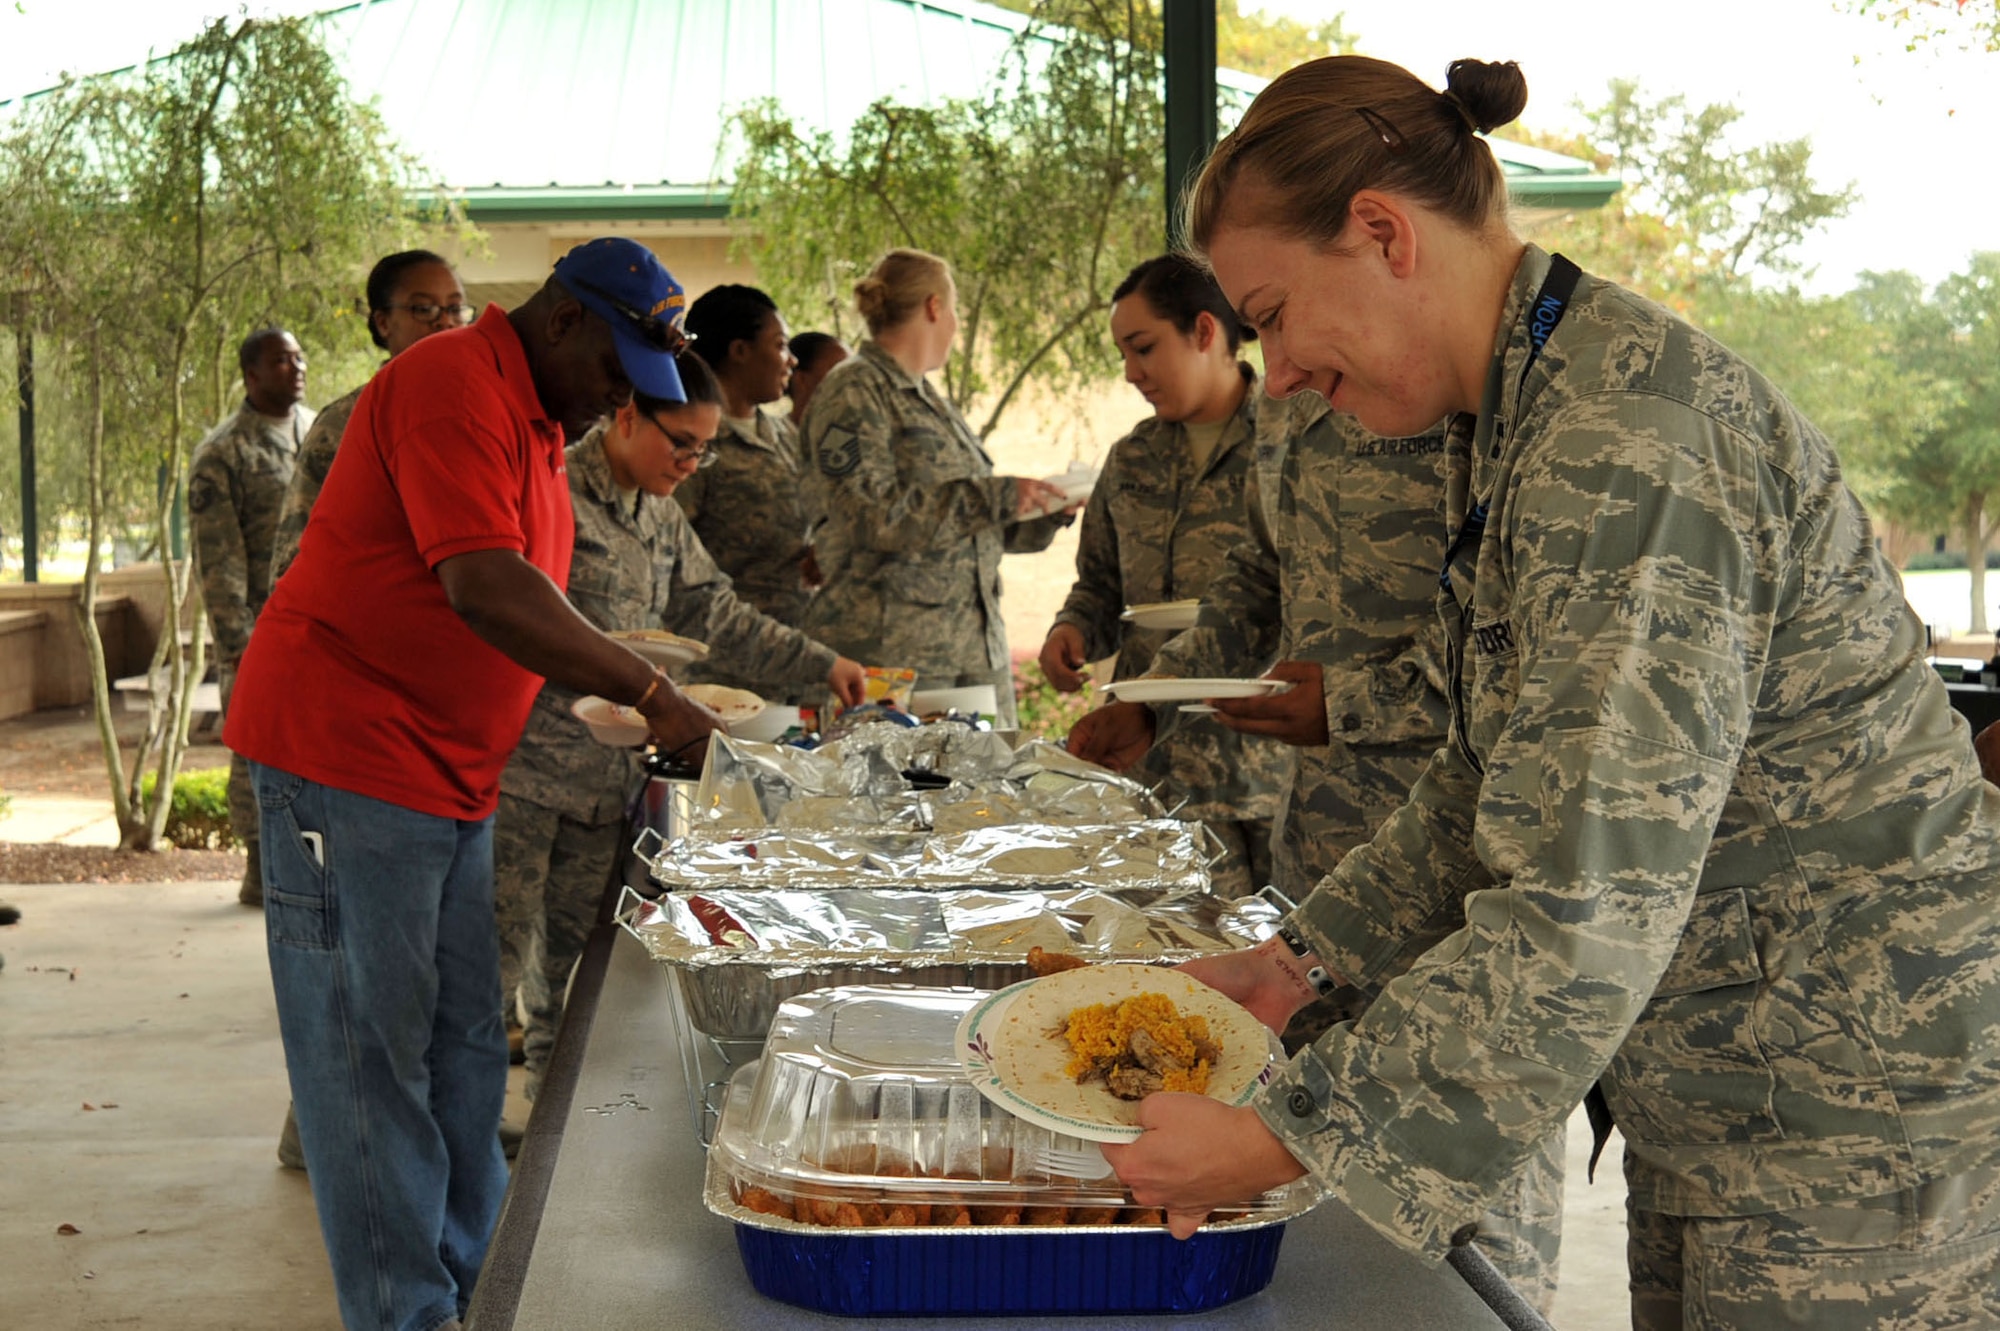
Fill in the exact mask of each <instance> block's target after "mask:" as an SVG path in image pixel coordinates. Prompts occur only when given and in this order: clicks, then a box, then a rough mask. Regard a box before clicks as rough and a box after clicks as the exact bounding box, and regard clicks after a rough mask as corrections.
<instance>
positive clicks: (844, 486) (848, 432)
mask: <svg viewBox="0 0 2000 1331" xmlns="http://www.w3.org/2000/svg"><path fill="white" fill-rule="evenodd" d="M843 387H844V389H845V392H844V394H843V396H842V397H841V398H840V399H839V400H838V401H837V402H830V403H827V404H826V406H827V410H826V411H824V412H822V411H821V410H820V405H821V403H820V400H819V399H818V398H814V400H813V405H812V410H811V411H809V412H808V413H807V415H806V427H807V429H808V430H809V431H810V434H811V439H810V443H809V447H808V455H809V456H810V457H812V458H813V459H814V460H815V461H816V463H817V470H818V473H819V474H818V476H817V477H816V481H815V485H814V487H813V488H814V490H815V491H816V492H817V493H816V495H815V499H816V502H817V505H818V507H819V508H820V509H821V510H822V511H827V512H838V511H844V512H848V513H863V514H867V515H868V520H867V521H864V522H855V523H851V524H849V525H850V526H851V527H852V529H853V530H852V535H853V536H854V538H855V539H856V540H857V541H859V542H861V543H863V544H865V546H866V548H867V549H870V550H873V551H876V552H877V553H880V554H901V553H906V552H910V551H918V550H946V551H954V550H958V549H961V548H962V547H963V546H964V545H965V543H966V542H967V541H968V540H970V539H971V538H972V537H974V536H976V535H977V534H979V533H980V532H983V531H990V530H992V529H993V528H995V527H1000V526H1004V525H1006V524H1007V522H1008V521H1009V519H1011V518H1012V517H1013V514H1014V482H1013V480H1012V479H1011V478H1008V477H1004V476H960V477H956V478H953V479H950V480H940V481H936V482H933V483H928V484H926V483H922V478H920V477H912V476H904V475H901V474H899V472H898V470H897V466H896V440H895V434H894V431H893V429H892V428H891V426H890V424H889V416H888V413H887V412H886V411H885V410H883V408H882V407H881V405H880V404H879V403H877V402H875V401H874V400H873V397H872V395H870V394H866V393H863V392H860V391H858V390H859V388H860V385H856V384H852V383H849V384H847V385H844V386H843Z"/></svg>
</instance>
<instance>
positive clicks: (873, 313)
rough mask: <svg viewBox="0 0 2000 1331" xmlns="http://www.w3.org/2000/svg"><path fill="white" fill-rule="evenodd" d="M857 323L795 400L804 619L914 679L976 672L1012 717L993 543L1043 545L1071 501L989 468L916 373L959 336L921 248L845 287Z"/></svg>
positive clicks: (956, 681)
mask: <svg viewBox="0 0 2000 1331" xmlns="http://www.w3.org/2000/svg"><path fill="white" fill-rule="evenodd" d="M854 299H855V304H856V306H857V307H858V308H859V310H860V312H861V317H862V319H863V320H864V321H865V322H866V323H867V325H868V337H867V338H866V339H865V340H864V341H863V342H862V343H861V345H860V347H858V348H857V349H856V350H855V353H854V355H853V356H852V357H850V358H849V359H847V360H845V361H842V362H841V363H840V364H838V365H836V366H834V367H833V369H832V370H831V371H829V372H828V373H827V376H826V378H825V380H824V381H822V382H821V384H820V386H819V389H818V391H817V392H816V393H814V394H813V400H812V406H811V407H810V408H808V409H807V411H806V421H805V454H806V469H807V471H808V473H809V474H810V475H811V477H812V480H813V483H814V485H815V486H816V488H817V498H818V509H819V511H820V512H823V513H824V514H825V515H826V516H825V521H824V522H823V523H822V525H821V526H820V529H819V533H818V535H817V537H816V539H815V542H814V549H815V551H816V553H817V557H818V560H819V566H820V568H821V569H822V570H823V571H824V573H825V575H826V586H825V587H824V588H822V589H821V591H820V593H819V595H818V596H817V597H815V598H814V599H813V603H812V608H811V609H810V610H809V611H808V612H807V614H806V627H807V628H808V629H809V630H810V631H811V632H813V633H814V634H815V635H816V636H818V637H819V638H821V640H822V641H825V642H828V643H831V644H833V645H835V646H837V647H839V648H840V649H841V650H842V651H844V652H846V653H848V654H849V655H852V656H855V657H859V658H861V659H863V660H866V661H867V662H868V663H869V664H870V665H875V666H884V667H889V668H910V669H914V670H915V671H916V672H917V682H916V688H917V691H919V692H922V691H925V690H930V689H946V688H955V687H962V686H977V685H988V686H991V687H992V689H993V691H994V696H995V699H996V704H997V706H996V711H997V716H996V717H995V721H996V724H998V725H999V726H1000V727H1001V728H1003V729H1011V728H1013V726H1014V724H1015V711H1014V686H1013V669H1012V665H1011V662H1010V661H1009V659H1008V653H1007V625H1006V622H1005V621H1004V620H1002V619H1001V617H1000V556H1001V554H1002V552H1003V551H1004V552H1026V551H1034V550H1044V549H1047V548H1048V545H1049V543H1050V542H1051V541H1053V540H1054V539H1055V534H1056V532H1057V531H1058V530H1059V529H1060V528H1062V527H1064V526H1067V525H1068V524H1069V523H1070V522H1071V521H1072V520H1073V516H1074V512H1075V509H1074V507H1072V506H1069V505H1068V504H1067V501H1066V499H1065V498H1064V495H1063V492H1062V491H1061V490H1060V489H1058V488H1057V487H1056V486H1053V485H1050V484H1048V483H1047V482H1045V481H1039V480H1032V479H1029V478H1027V477H1019V476H995V475H994V474H993V462H992V459H990V458H989V457H987V455H986V450H985V449H984V448H982V447H981V446H980V443H979V437H978V436H977V435H975V434H974V433H973V432H972V427H971V426H969V425H967V424H966V423H965V418H964V417H963V416H961V415H959V413H958V408H956V407H954V406H953V405H952V404H951V402H950V401H949V400H948V399H947V398H946V397H945V396H944V394H943V393H940V392H939V391H938V390H937V388H936V386H935V385H933V384H932V383H931V381H930V378H929V376H930V374H931V372H932V371H934V370H938V369H941V368H943V366H944V363H945V361H946V360H948V359H949V358H950V356H951V347H952V343H953V342H954V341H955V340H956V339H957V337H958V289H957V286H956V285H955V284H954V283H953V281H952V276H951V268H950V266H949V265H948V264H946V263H945V261H944V260H943V259H940V258H938V257H937V256H936V255H935V254H926V253H924V252H923V251H921V250H891V251H890V252H889V253H888V254H886V255H884V256H883V257H882V258H881V259H880V260H879V261H878V262H877V263H876V264H875V267H874V268H873V269H872V270H871V271H870V272H869V274H868V276H866V277H864V278H862V279H861V281H860V282H858V283H856V284H855V287H854Z"/></svg>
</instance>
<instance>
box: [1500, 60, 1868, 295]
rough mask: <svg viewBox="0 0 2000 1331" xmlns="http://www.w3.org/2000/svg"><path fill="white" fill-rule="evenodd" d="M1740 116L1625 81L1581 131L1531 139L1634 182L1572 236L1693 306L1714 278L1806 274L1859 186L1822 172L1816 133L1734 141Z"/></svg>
mask: <svg viewBox="0 0 2000 1331" xmlns="http://www.w3.org/2000/svg"><path fill="white" fill-rule="evenodd" d="M1741 118H1742V112H1740V111H1738V110H1737V109H1736V108H1735V107H1733V106H1729V105H1726V104H1721V103H1712V104H1710V105H1707V106H1702V107H1692V106H1690V105H1689V104H1688V102H1687V99H1686V98H1684V97H1680V96H1670V97H1664V98H1661V99H1659V100H1657V101H1654V100H1648V99H1647V98H1646V97H1645V96H1644V95H1643V94H1642V92H1641V90H1640V88H1639V85H1638V84H1637V83H1636V82H1634V81H1632V80H1627V79H1615V80H1613V81H1612V83H1611V85H1610V97H1609V98H1608V100H1606V101H1605V102H1604V103H1603V104H1602V105H1600V106H1597V107H1595V108H1589V109H1586V110H1585V111H1584V121H1585V129H1584V132H1583V133H1582V134H1581V135H1580V136H1577V137H1575V138H1571V139H1566V140H1565V139H1553V140H1551V139H1547V138H1543V139H1539V140H1534V139H1531V140H1530V141H1534V142H1539V143H1540V144H1541V146H1545V147H1551V148H1554V149H1555V150H1556V151H1558V152H1568V153H1571V154H1572V155H1575V156H1581V157H1585V158H1587V159H1590V160H1592V161H1594V162H1596V163H1597V165H1598V167H1599V169H1600V170H1606V171H1611V172H1614V173H1616V174H1617V175H1618V176H1619V178H1620V179H1622V180H1623V181H1624V182H1625V188H1624V189H1623V190H1621V191H1620V192H1619V194H1618V197H1617V198H1616V199H1614V200H1613V201H1612V202H1611V204H1610V205H1609V206H1607V207H1605V208H1603V209H1600V210H1597V211H1595V212H1592V213H1584V214H1578V215H1576V216H1574V217H1573V218H1572V219H1570V220H1569V222H1568V224H1567V225H1566V226H1565V228H1564V235H1563V241H1564V243H1565V245H1566V246H1569V247H1571V250H1572V252H1573V253H1575V254H1576V255H1577V256H1578V260H1579V262H1584V261H1585V260H1586V259H1587V260H1588V261H1589V262H1590V263H1591V264H1595V265H1596V271H1599V272H1603V273H1605V275H1607V276H1611V277H1615V278H1616V280H1618V281H1620V282H1624V283H1627V284H1628V285H1634V286H1637V287H1639V288H1640V289H1642V290H1645V291H1647V292H1648V294H1650V295H1653V296H1655V297H1656V298H1658V299H1661V300H1663V301H1665V302H1666V303H1668V304H1670V305H1672V306H1673V307H1675V308H1676V309H1678V310H1680V311H1681V312H1683V313H1687V312H1689V311H1690V310H1691V309H1692V307H1693V304H1694V302H1695V300H1696V299H1697V296H1698V294H1699V292H1700V291H1701V289H1702V288H1703V287H1704V286H1709V287H1711V288H1712V287H1717V286H1721V287H1730V286H1734V285H1736V284H1738V283H1740V282H1741V281H1742V280H1743V279H1746V278H1748V277H1750V276H1751V274H1752V273H1757V274H1761V275H1763V276H1765V277H1767V278H1788V277H1792V276H1795V275H1797V274H1798V273H1799V271H1800V268H1801V263H1802V261H1801V260H1800V258H1799V254H1798V251H1799V245H1800V242H1802V241H1803V240H1804V239H1805V238H1806V237H1807V236H1809V235H1811V234H1812V233H1813V232H1814V231H1816V230H1818V229H1819V228H1820V227H1822V226H1824V225H1825V224H1826V223H1828V222H1830V221H1834V220H1836V219H1838V218H1841V217H1844V216H1846V215H1847V212H1848V210H1849V209H1851V208H1852V207H1853V205H1854V202H1855V200H1856V198H1857V197H1858V196H1857V194H1856V192H1855V189H1854V187H1853V186H1852V185H1851V184H1850V185H1847V186H1844V187H1842V188H1840V189H1837V190H1827V189H1824V188H1822V187H1821V186H1820V184H1819V183H1818V182H1817V181H1816V180H1815V179H1814V178H1813V174H1812V143H1811V141H1810V140H1809V139H1792V140H1788V141H1783V142H1774V143H1765V144H1757V145H1754V146H1751V147H1747V148H1738V147H1735V146H1734V145H1733V144H1732V143H1731V131H1732V128H1733V127H1734V126H1735V125H1736V124H1737V122H1738V121H1739V120H1740V119H1741Z"/></svg>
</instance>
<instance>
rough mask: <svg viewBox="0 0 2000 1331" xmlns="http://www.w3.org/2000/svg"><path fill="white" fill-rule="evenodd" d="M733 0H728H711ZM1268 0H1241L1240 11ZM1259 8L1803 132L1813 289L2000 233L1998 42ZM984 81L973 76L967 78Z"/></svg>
mask: <svg viewBox="0 0 2000 1331" xmlns="http://www.w3.org/2000/svg"><path fill="white" fill-rule="evenodd" d="M708 2H709V3H724V2H725V0H708ZM327 7H329V0H254V3H252V4H251V9H252V12H255V13H260V14H261V13H310V12H313V11H315V10H319V9H323V8H327ZM1258 7H1260V6H1259V5H1258V4H1257V2H1256V0H1245V8H1258ZM237 8H238V3H237V0H0V97H6V96H12V95H14V94H16V93H19V92H24V91H31V90H33V89H35V88H39V87H45V86H47V85H48V84H50V83H52V82H53V81H54V80H55V78H56V76H57V75H58V74H59V73H60V72H61V71H63V70H66V69H67V70H73V71H93V70H99V69H105V68H113V67H116V66H118V65H122V64H129V63H131V62H133V61H134V60H136V59H138V58H140V57H141V56H143V55H144V54H145V52H146V50H147V49H148V47H149V46H158V47H160V48H163V49H164V48H170V47H171V46H172V45H174V44H175V43H176V42H177V41H179V40H181V39H183V38H185V37H186V36H188V35H190V34H191V33H193V32H194V31H195V29H196V28H197V27H198V26H199V24H200V23H201V21H202V19H203V17H204V16H207V15H214V14H220V13H233V12H235V11H236V10H237ZM1261 8H1263V9H1264V10H1265V11H1267V12H1271V13H1286V14H1290V15H1293V16H1295V17H1299V18H1305V19H1323V18H1326V17H1329V16H1330V15H1332V14H1334V13H1342V12H1344V13H1345V15H1346V26H1347V29H1348V31H1349V32H1352V33H1354V34H1356V35H1358V36H1359V38H1360V39H1361V50H1362V51H1363V52H1364V53H1365V54H1368V55H1373V56H1379V57H1381V58H1383V59H1387V60H1393V61H1395V62H1397V63H1398V64H1401V65H1404V66H1406V67H1407V68H1409V69H1411V70H1413V71H1414V72H1416V73H1418V74H1419V75H1421V76H1423V77H1424V78H1426V79H1429V80H1431V81H1432V82H1433V83H1434V84H1439V85H1441V84H1442V83H1443V81H1444V71H1445V66H1446V65H1447V64H1449V63H1450V62H1451V61H1452V60H1454V59H1456V58H1459V57H1461V56H1477V57H1479V58H1481V59H1489V60H1504V59H1511V60H1518V61H1520V62H1521V67H1522V69H1523V71H1524V72H1525V73H1526V74H1527V76H1528V87H1529V100H1528V110H1527V114H1526V115H1525V116H1524V118H1523V119H1524V122H1525V123H1526V124H1528V125H1529V126H1531V127H1533V128H1535V129H1542V130H1562V129H1573V128H1576V127H1578V126H1580V124H1581V117H1580V115H1579V114H1578V112H1577V111H1576V109H1575V104H1576V103H1577V102H1578V101H1583V102H1585V103H1587V104H1591V105H1595V104H1597V103H1599V102H1602V101H1603V100H1604V99H1605V95H1606V87H1607V84H1608V83H1609V81H1610V80H1611V79H1613V78H1634V79H1637V80H1638V81H1639V83H1640V85H1641V88H1642V90H1643V91H1644V92H1645V93H1646V94H1648V95H1649V96H1652V97H1662V96H1665V95H1667V94H1669V93H1681V94H1683V95H1685V96H1686V97H1687V98H1688V99H1689V101H1690V102H1692V103H1694V104H1696V105H1701V104H1705V103H1708V102H1728V103H1730V104H1732V105H1734V106H1736V107H1737V108H1739V109H1740V110H1741V111H1742V112H1743V113H1744V115H1743V119H1742V120H1740V121H1739V122H1737V127H1736V128H1737V131H1738V133H1739V136H1740V145H1739V146H1746V147H1747V146H1751V145H1754V144H1757V143H1764V142H1770V141H1774V140H1779V139H1791V138H1797V137H1800V136H1803V135H1810V136H1811V137H1812V140H1813V146H1814V154H1813V156H1814V162H1815V164H1816V167H1817V175H1818V178H1819V179H1820V181H1821V182H1822V183H1823V184H1825V185H1828V186H1836V185H1840V184H1845V183H1847V182H1849V181H1852V182H1854V183H1855V184H1856V185H1857V186H1858V188H1859V189H1860V191H1861V200H1860V202H1859V203H1858V204H1857V205H1856V206H1855V208H1854V210H1853V212H1852V213H1851V214H1850V216H1848V217H1847V218H1846V219H1844V220H1842V221H1839V222H1835V223H1832V224H1831V225H1829V226H1828V227H1827V228H1826V229H1825V230H1824V232H1823V233H1822V234H1820V235H1818V236H1815V237H1814V238H1813V239H1812V240H1811V241H1810V242H1809V243H1808V245H1807V247H1806V250H1805V256H1806V258H1807V260H1808V262H1809V263H1811V264H1813V265H1815V267H1816V272H1815V274H1814V275H1813V277H1812V278H1811V279H1810V280H1809V281H1808V283H1807V285H1808V287H1809V288H1810V289H1812V290H1815V291H1820V292H1827V293H1831V292H1838V291H1843V290H1846V289H1847V287H1848V286H1849V285H1851V284H1852V281H1853V278H1854V275H1855V274H1856V273H1858V272H1861V271H1864V270H1869V269H1875V270H1886V269H1896V268H1902V269H1907V270H1909V271H1911V272H1914V273H1917V274H1918V275H1919V276H1921V277H1923V278H1924V279H1925V280H1926V281H1929V282H1935V281H1937V280H1939V279H1941V278H1943V277H1945V276H1948V275H1949V274H1951V273H1953V272H1957V271H1962V270H1963V269H1964V267H1965V265H1966V261H1967V259H1968V257H1969V256H1970V255H1971V254H1972V253H1973V252H1974V251H1975V250H1982V249H1992V250H2000V170H1996V169H1995V165H1994V164H1995V162H1996V160H2000V152H1996V144H2000V54H1989V53H1986V52H1966V51H1958V50H1953V49H1933V50H1923V51H1918V52H1915V53H1912V52H1909V51H1906V50H1905V49H1904V41H1905V34H1904V33H1903V32H1901V31H1899V30H1897V29H1894V28H1892V27H1891V26H1890V25H1888V24H1884V23H1881V22H1878V21H1877V20H1875V19H1873V18H1869V17H1857V16H1854V15H1850V14H1847V13H1844V12H1842V10H1841V9H1839V8H1838V7H1836V4H1835V0H1673V2H1672V3H1643V4H1642V3H1635V2H1634V0H1535V2H1534V3H1524V2H1523V0H1338V2H1336V0H1265V2H1264V3H1263V4H1262V5H1261ZM968 91H972V90H968Z"/></svg>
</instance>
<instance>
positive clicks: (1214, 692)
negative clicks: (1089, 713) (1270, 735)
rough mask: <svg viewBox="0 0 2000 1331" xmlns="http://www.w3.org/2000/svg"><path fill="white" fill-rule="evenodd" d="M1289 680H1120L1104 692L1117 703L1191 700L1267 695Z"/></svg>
mask: <svg viewBox="0 0 2000 1331" xmlns="http://www.w3.org/2000/svg"><path fill="white" fill-rule="evenodd" d="M1291 687H1292V682H1291V681H1290V680H1288V679H1121V680H1119V681H1118V682H1117V683H1116V684H1106V685H1105V686H1104V691H1105V692H1106V693H1108V694H1110V695H1111V696H1112V697H1114V698H1116V699H1118V701H1120V702H1193V703H1198V702H1202V701H1205V700H1206V699H1209V698H1268V697H1271V696H1272V695H1274V694H1279V693H1287V692H1290V690H1291Z"/></svg>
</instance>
